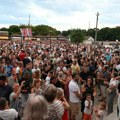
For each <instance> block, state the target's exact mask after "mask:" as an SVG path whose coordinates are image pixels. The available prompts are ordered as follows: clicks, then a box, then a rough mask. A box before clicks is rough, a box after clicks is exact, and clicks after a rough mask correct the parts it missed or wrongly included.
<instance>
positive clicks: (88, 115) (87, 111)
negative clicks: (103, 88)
mask: <svg viewBox="0 0 120 120" xmlns="http://www.w3.org/2000/svg"><path fill="white" fill-rule="evenodd" d="M92 110H93V101H92V100H91V95H90V94H88V95H87V97H86V100H85V108H84V116H83V120H92Z"/></svg>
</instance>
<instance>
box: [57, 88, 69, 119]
mask: <svg viewBox="0 0 120 120" xmlns="http://www.w3.org/2000/svg"><path fill="white" fill-rule="evenodd" d="M56 99H57V100H60V101H61V102H62V104H63V106H64V109H65V111H64V114H63V117H62V120H69V119H68V110H69V108H70V106H69V104H68V102H67V100H66V99H65V96H64V90H63V89H62V88H58V89H57V98H56Z"/></svg>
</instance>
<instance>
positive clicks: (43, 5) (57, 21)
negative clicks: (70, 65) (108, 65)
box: [0, 0, 120, 31]
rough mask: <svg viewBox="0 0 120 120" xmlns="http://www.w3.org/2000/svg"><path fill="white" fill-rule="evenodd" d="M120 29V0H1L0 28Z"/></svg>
mask: <svg viewBox="0 0 120 120" xmlns="http://www.w3.org/2000/svg"><path fill="white" fill-rule="evenodd" d="M97 12H99V13H100V15H99V21H98V28H103V27H116V26H119V25H120V0H0V28H1V27H3V26H4V27H8V26H9V25H13V24H14V25H20V24H28V18H29V14H30V18H31V19H30V22H31V24H32V25H40V24H45V25H49V26H52V27H53V28H56V29H57V30H61V31H62V30H68V29H73V28H81V29H86V30H87V29H88V28H95V26H96V13H97Z"/></svg>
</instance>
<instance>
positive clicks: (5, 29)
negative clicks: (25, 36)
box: [0, 27, 8, 31]
mask: <svg viewBox="0 0 120 120" xmlns="http://www.w3.org/2000/svg"><path fill="white" fill-rule="evenodd" d="M0 31H8V28H5V27H2V28H1V29H0Z"/></svg>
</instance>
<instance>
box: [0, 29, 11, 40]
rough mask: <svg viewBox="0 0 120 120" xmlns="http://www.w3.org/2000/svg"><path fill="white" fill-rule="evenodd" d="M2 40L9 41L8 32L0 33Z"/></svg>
mask: <svg viewBox="0 0 120 120" xmlns="http://www.w3.org/2000/svg"><path fill="white" fill-rule="evenodd" d="M0 40H9V34H8V31H0Z"/></svg>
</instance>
